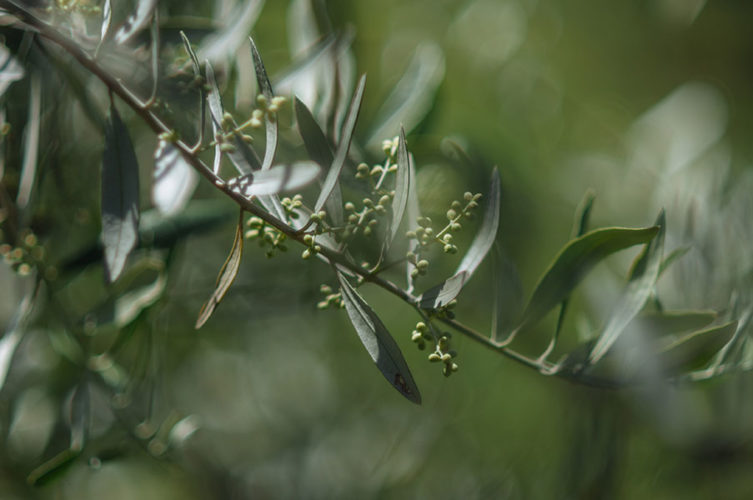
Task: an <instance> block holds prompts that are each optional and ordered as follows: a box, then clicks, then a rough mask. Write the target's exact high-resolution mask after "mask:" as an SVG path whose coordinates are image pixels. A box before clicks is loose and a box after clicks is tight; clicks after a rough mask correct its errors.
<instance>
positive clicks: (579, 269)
mask: <svg viewBox="0 0 753 500" xmlns="http://www.w3.org/2000/svg"><path fill="white" fill-rule="evenodd" d="M658 231H659V228H658V227H647V228H642V229H629V228H618V227H612V228H604V229H597V230H594V231H591V232H589V233H586V234H584V235H583V236H581V237H580V238H576V239H574V240H572V241H570V242H569V243H568V244H567V245H566V246H565V247H564V248H563V249H562V250H561V251H560V252H559V254H557V256H556V257H555V258H554V261H553V262H552V263H551V264H550V265H549V267H548V268H547V270H546V272H545V273H544V275H543V276H542V277H541V279H540V280H539V282H538V284H537V285H536V288H535V289H534V291H533V295H532V296H531V299H530V301H529V302H528V305H527V306H526V308H525V310H524V312H523V318H522V321H521V324H520V326H519V327H518V330H520V329H521V328H523V327H525V326H528V325H531V324H533V323H535V322H537V321H539V320H540V319H541V318H543V317H544V316H545V315H546V314H547V313H548V312H549V311H550V310H551V309H552V308H553V307H554V306H556V305H557V304H558V303H559V302H561V301H562V300H563V299H564V298H565V297H567V296H569V295H570V293H571V292H572V291H573V289H575V287H576V286H577V285H578V283H580V281H581V280H582V279H583V278H584V277H585V276H586V274H587V273H588V272H589V271H590V270H591V269H593V267H594V266H595V265H596V264H598V263H599V262H601V261H602V260H604V259H605V258H607V257H608V256H610V255H612V254H613V253H615V252H618V251H620V250H624V249H626V248H629V247H632V246H635V245H640V244H645V243H647V242H649V241H651V240H652V239H653V238H654V237H655V236H656V234H657V233H658Z"/></svg>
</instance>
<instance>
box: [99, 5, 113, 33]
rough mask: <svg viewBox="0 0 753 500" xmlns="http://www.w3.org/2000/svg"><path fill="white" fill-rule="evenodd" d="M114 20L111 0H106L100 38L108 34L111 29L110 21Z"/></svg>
mask: <svg viewBox="0 0 753 500" xmlns="http://www.w3.org/2000/svg"><path fill="white" fill-rule="evenodd" d="M111 22H112V5H111V4H110V0H105V5H104V7H102V26H101V27H100V29H99V40H100V41H102V40H104V39H105V37H106V36H107V32H108V31H110V23H111Z"/></svg>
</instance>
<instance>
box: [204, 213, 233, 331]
mask: <svg viewBox="0 0 753 500" xmlns="http://www.w3.org/2000/svg"><path fill="white" fill-rule="evenodd" d="M242 256H243V210H241V211H240V214H239V215H238V225H237V226H236V228H235V239H234V240H233V248H232V249H231V250H230V255H228V258H227V260H226V261H225V263H224V264H223V265H222V268H221V269H220V274H219V276H218V277H217V283H216V285H215V288H214V292H212V296H211V297H209V300H208V301H207V302H206V303H205V304H204V305H203V306H202V307H201V311H199V317H198V319H197V320H196V328H197V329H198V328H201V327H202V326H203V325H204V323H206V322H207V320H208V319H209V317H210V316H211V315H212V313H213V312H214V310H215V308H216V307H217V305H219V303H220V302H221V301H222V299H223V298H224V297H225V294H226V293H227V291H228V290H229V289H230V285H232V284H233V281H234V280H235V276H236V275H237V274H238V269H240V265H241V257H242Z"/></svg>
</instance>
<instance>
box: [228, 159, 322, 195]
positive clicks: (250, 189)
mask: <svg viewBox="0 0 753 500" xmlns="http://www.w3.org/2000/svg"><path fill="white" fill-rule="evenodd" d="M319 172H321V168H320V167H319V165H318V164H317V163H314V162H313V161H301V162H296V163H293V164H290V165H277V166H274V167H272V168H271V169H269V170H259V171H256V172H254V173H252V174H248V175H244V176H241V177H236V178H234V179H231V180H230V181H228V187H229V188H230V189H232V190H233V191H235V192H237V193H240V194H241V195H243V196H245V197H246V198H251V197H253V196H264V195H271V194H277V193H283V192H290V191H297V190H299V189H301V188H303V187H305V186H306V185H308V184H310V183H311V182H313V181H314V180H315V179H316V178H317V177H318V176H319Z"/></svg>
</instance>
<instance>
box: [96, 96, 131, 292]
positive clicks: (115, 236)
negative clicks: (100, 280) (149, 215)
mask: <svg viewBox="0 0 753 500" xmlns="http://www.w3.org/2000/svg"><path fill="white" fill-rule="evenodd" d="M138 204H139V166H138V163H137V162H136V153H135V152H134V151H133V144H131V139H130V137H129V136H128V130H127V129H126V127H125V125H124V124H123V122H122V120H121V119H120V115H119V114H118V110H117V109H116V108H115V104H114V103H111V104H110V114H109V116H108V117H107V121H106V123H105V148H104V152H103V154H102V242H103V244H104V252H105V278H106V279H107V281H108V282H112V281H115V280H116V279H117V278H118V276H120V273H121V272H122V271H123V267H124V266H125V262H126V259H127V258H128V255H129V254H130V253H131V250H133V248H134V247H135V246H136V243H137V240H138V225H139V207H138Z"/></svg>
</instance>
